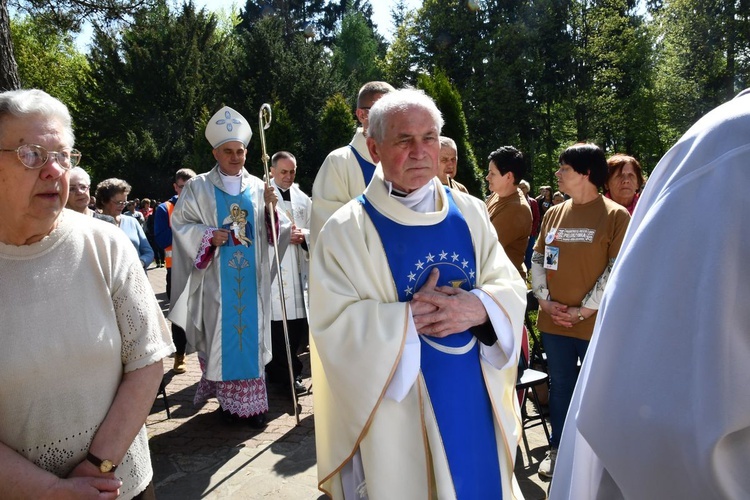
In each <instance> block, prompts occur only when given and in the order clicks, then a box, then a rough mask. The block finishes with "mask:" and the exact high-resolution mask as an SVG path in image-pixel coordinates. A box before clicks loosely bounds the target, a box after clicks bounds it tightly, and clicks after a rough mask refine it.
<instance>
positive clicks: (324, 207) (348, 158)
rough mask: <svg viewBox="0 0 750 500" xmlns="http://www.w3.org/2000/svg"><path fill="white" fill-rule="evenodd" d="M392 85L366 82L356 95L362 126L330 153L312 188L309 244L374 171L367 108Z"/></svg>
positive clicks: (368, 110) (358, 115)
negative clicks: (368, 142)
mask: <svg viewBox="0 0 750 500" xmlns="http://www.w3.org/2000/svg"><path fill="white" fill-rule="evenodd" d="M392 91H393V87H392V86H391V85H390V84H388V83H386V82H368V83H366V84H364V85H363V86H362V88H361V89H359V94H358V95H357V120H359V123H360V124H361V125H362V126H361V127H359V128H358V129H357V132H356V133H355V134H354V137H353V138H352V141H351V142H350V143H349V145H348V146H344V147H343V148H339V149H336V150H334V151H332V152H331V153H329V155H328V156H327V157H326V159H325V161H324V162H323V165H321V167H320V170H318V174H317V175H316V176H315V182H314V183H313V188H312V201H313V206H312V217H311V220H310V243H311V245H312V246H314V245H315V238H316V237H317V236H318V233H319V232H320V229H321V228H322V227H323V224H325V223H326V221H327V220H328V218H329V217H330V216H331V215H333V213H334V212H335V211H336V210H338V209H339V208H341V207H343V206H344V204H346V202H348V201H349V200H351V199H354V197H356V196H359V195H360V194H362V191H364V190H365V186H367V184H368V183H369V182H370V179H372V175H373V173H374V172H375V162H374V161H373V160H372V157H371V156H370V152H369V151H368V150H367V142H366V141H367V127H368V124H369V115H370V108H371V107H372V106H373V105H374V104H375V103H376V102H377V101H378V99H380V98H381V97H383V96H384V95H385V94H387V93H389V92H392Z"/></svg>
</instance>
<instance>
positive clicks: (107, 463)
mask: <svg viewBox="0 0 750 500" xmlns="http://www.w3.org/2000/svg"><path fill="white" fill-rule="evenodd" d="M86 460H88V461H89V462H91V463H92V464H94V465H96V466H97V467H99V470H100V471H101V472H102V473H104V474H106V473H107V472H114V471H115V469H117V466H116V465H115V464H114V463H112V460H108V459H106V458H105V459H104V460H102V459H101V458H99V457H97V456H96V455H94V454H93V453H91V452H89V453H88V455H86Z"/></svg>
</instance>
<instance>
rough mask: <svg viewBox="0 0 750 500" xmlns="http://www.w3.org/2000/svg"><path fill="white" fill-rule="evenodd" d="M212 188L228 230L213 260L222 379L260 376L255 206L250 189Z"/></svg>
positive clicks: (220, 219) (222, 225)
mask: <svg viewBox="0 0 750 500" xmlns="http://www.w3.org/2000/svg"><path fill="white" fill-rule="evenodd" d="M214 189H215V190H216V211H217V219H216V220H218V221H219V222H220V227H221V228H222V229H227V230H228V231H229V232H230V233H231V234H230V237H229V239H228V240H227V242H226V244H225V245H224V246H222V247H221V249H220V250H219V259H218V262H215V264H219V266H220V267H221V271H220V273H221V297H222V300H221V362H222V366H221V373H222V379H223V380H225V381H228V380H247V379H254V378H259V377H260V368H261V367H260V366H259V361H258V359H259V357H258V348H257V346H258V300H257V297H258V280H257V276H256V269H255V251H256V245H255V241H254V238H255V208H254V206H253V200H252V198H251V197H250V189H247V188H246V189H245V190H244V191H243V192H241V193H240V194H238V195H236V196H232V195H229V194H227V193H226V192H224V191H222V190H220V189H219V188H214Z"/></svg>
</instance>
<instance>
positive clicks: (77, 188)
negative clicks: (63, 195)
mask: <svg viewBox="0 0 750 500" xmlns="http://www.w3.org/2000/svg"><path fill="white" fill-rule="evenodd" d="M90 187H91V186H87V185H86V184H71V185H70V187H69V188H68V190H69V191H70V192H71V193H77V192H81V193H88V191H89V188H90Z"/></svg>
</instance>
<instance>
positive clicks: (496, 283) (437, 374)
mask: <svg viewBox="0 0 750 500" xmlns="http://www.w3.org/2000/svg"><path fill="white" fill-rule="evenodd" d="M442 123H443V120H442V116H441V115H440V111H439V110H438V109H437V107H436V106H435V103H434V102H433V101H432V99H430V98H429V97H427V96H426V95H425V94H424V93H422V92H421V91H417V90H413V89H407V90H399V91H396V92H392V93H389V94H387V95H385V96H383V97H382V98H381V99H380V100H378V102H377V103H376V104H375V105H374V106H373V107H372V109H371V110H370V134H369V135H368V139H367V145H368V148H369V151H370V153H371V155H372V157H373V159H375V160H376V161H378V162H379V163H380V164H381V167H382V168H380V169H377V170H376V172H375V175H374V177H373V179H372V181H371V182H370V184H369V185H368V186H367V188H366V190H365V192H364V194H363V195H362V196H360V197H358V198H356V199H354V200H352V201H351V202H349V203H348V204H346V205H345V206H344V207H342V208H341V209H339V210H338V211H337V212H336V213H335V214H334V215H333V216H332V217H331V218H330V219H329V220H328V222H326V224H325V226H324V227H323V229H322V231H321V233H320V235H319V238H318V240H317V243H316V248H315V251H314V252H313V256H312V264H311V271H310V332H311V354H312V356H311V359H312V370H313V388H314V402H315V431H316V446H317V457H318V480H319V488H320V489H321V490H322V491H324V492H326V493H327V494H329V495H330V496H332V497H333V498H334V499H342V498H345V499H351V498H354V499H359V498H370V499H373V500H376V499H391V498H449V499H450V498H458V499H470V498H505V499H513V498H521V497H522V496H521V493H520V490H519V489H518V486H517V484H516V481H515V479H514V476H513V464H514V461H515V453H516V448H517V446H518V442H519V439H520V437H521V423H520V416H519V408H518V400H517V398H516V396H515V381H516V372H517V363H518V356H519V351H520V340H521V332H522V327H523V315H524V310H525V307H526V299H525V297H526V286H525V284H524V282H523V280H522V279H521V278H520V276H519V275H518V273H517V272H516V271H515V269H514V267H513V264H512V263H511V262H510V260H509V259H508V257H507V256H506V255H505V253H504V252H503V250H502V247H500V245H498V244H497V234H496V233H495V230H494V229H493V227H492V224H491V223H490V220H489V216H488V214H487V210H486V208H485V206H484V204H483V203H482V202H481V201H480V200H478V199H476V198H474V197H472V196H469V195H466V194H464V193H461V192H457V191H453V190H450V189H447V188H445V187H443V186H442V185H441V183H440V181H439V179H438V178H437V177H436V174H437V169H438V156H439V152H440V144H439V137H440V129H441V127H442Z"/></svg>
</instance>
